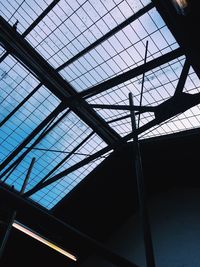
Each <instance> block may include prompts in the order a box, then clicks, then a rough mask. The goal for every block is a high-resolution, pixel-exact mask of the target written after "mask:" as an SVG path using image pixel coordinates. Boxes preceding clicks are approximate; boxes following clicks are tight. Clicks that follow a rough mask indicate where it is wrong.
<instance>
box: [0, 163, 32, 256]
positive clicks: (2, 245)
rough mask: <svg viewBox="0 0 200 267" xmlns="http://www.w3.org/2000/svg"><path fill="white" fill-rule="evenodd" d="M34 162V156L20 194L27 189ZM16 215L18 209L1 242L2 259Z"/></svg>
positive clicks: (12, 216) (11, 216) (10, 220)
mask: <svg viewBox="0 0 200 267" xmlns="http://www.w3.org/2000/svg"><path fill="white" fill-rule="evenodd" d="M34 163H35V158H32V160H31V164H30V166H29V168H28V171H27V174H26V177H25V179H24V182H23V185H22V188H21V190H20V195H23V193H24V191H25V189H26V185H27V183H28V180H29V178H30V174H31V170H32V168H33V165H34ZM16 215H17V211H16V210H14V211H13V212H12V213H11V215H10V218H9V222H8V224H7V227H6V230H5V235H4V237H3V240H2V242H1V246H0V259H2V256H3V252H4V250H5V247H6V244H7V242H8V238H9V236H10V233H11V230H12V225H13V223H14V220H15V218H16Z"/></svg>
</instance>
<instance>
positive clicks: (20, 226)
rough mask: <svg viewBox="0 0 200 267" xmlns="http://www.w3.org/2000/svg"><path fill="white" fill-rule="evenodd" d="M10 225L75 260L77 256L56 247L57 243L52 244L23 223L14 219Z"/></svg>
mask: <svg viewBox="0 0 200 267" xmlns="http://www.w3.org/2000/svg"><path fill="white" fill-rule="evenodd" d="M12 226H13V227H14V228H16V229H17V230H19V231H21V232H23V233H25V234H27V235H28V236H30V237H32V238H34V239H36V240H38V241H39V242H41V243H43V244H45V245H47V246H48V247H50V248H52V249H54V250H56V251H58V252H59V253H61V254H63V255H65V256H66V257H68V258H70V259H71V260H73V261H77V258H76V257H75V256H74V255H72V254H71V253H69V252H67V251H65V250H64V249H62V248H60V247H58V246H57V245H55V244H53V243H52V242H50V241H48V240H47V239H45V238H44V237H42V236H41V235H39V234H37V233H36V232H34V231H33V230H31V229H30V228H28V227H27V226H24V225H23V224H21V223H19V222H17V221H14V222H13V224H12Z"/></svg>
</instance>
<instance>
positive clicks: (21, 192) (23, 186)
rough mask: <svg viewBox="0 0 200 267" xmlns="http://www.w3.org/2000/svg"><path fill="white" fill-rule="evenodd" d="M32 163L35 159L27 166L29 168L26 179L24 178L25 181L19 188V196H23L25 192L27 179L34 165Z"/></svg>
mask: <svg viewBox="0 0 200 267" xmlns="http://www.w3.org/2000/svg"><path fill="white" fill-rule="evenodd" d="M34 163H35V158H32V160H31V164H30V166H29V168H28V171H27V174H26V177H25V179H24V182H23V185H22V188H21V190H20V195H23V194H24V191H25V189H26V186H27V184H28V180H29V178H30V174H31V171H32V169H33V165H34Z"/></svg>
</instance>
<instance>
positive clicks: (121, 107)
mask: <svg viewBox="0 0 200 267" xmlns="http://www.w3.org/2000/svg"><path fill="white" fill-rule="evenodd" d="M90 106H91V107H92V108H100V109H114V110H138V111H139V112H140V113H143V112H154V111H155V108H154V107H152V106H135V105H134V106H132V107H130V106H128V105H104V104H90Z"/></svg>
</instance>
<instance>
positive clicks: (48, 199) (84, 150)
mask: <svg viewBox="0 0 200 267" xmlns="http://www.w3.org/2000/svg"><path fill="white" fill-rule="evenodd" d="M147 8H148V9H147ZM0 10H1V11H2V12H1V16H2V17H3V18H4V19H5V20H6V21H7V22H8V23H9V24H10V25H11V26H14V29H15V30H16V31H17V32H18V33H20V34H22V40H23V41H25V42H28V43H29V44H30V45H31V46H32V47H33V49H35V50H36V51H37V52H38V53H39V55H41V56H42V58H43V59H45V60H46V62H47V63H49V64H50V65H51V66H52V67H53V68H54V69H55V74H56V75H57V74H58V75H60V77H59V78H63V79H64V80H63V82H66V84H65V85H66V87H65V88H66V90H67V87H69V85H71V86H72V88H71V89H72V90H71V91H72V92H73V89H74V95H75V94H76V93H77V100H78V105H79V103H80V108H81V107H83V108H88V110H87V111H89V112H88V114H89V115H90V111H92V110H90V108H91V109H92V107H91V105H92V104H107V105H129V101H128V94H129V92H132V93H133V96H134V104H135V105H139V103H140V96H141V83H142V75H139V76H134V78H132V79H130V80H127V81H125V82H121V83H120V81H119V82H118V84H117V85H116V86H112V87H111V86H110V87H109V89H107V90H105V91H103V90H104V88H103V89H102V92H98V93H94V94H93V96H90V97H89V96H86V97H82V99H79V97H81V96H82V95H83V94H84V93H86V92H87V90H88V89H90V91H92V90H93V89H94V87H95V86H97V85H98V86H99V85H101V84H102V83H103V82H105V81H109V80H110V79H111V78H114V77H117V76H118V75H119V74H123V73H126V72H127V71H130V70H134V69H135V68H137V67H138V66H142V65H143V64H144V55H145V46H146V42H147V41H148V53H147V62H150V61H153V60H154V59H158V58H160V57H162V56H163V55H166V54H167V53H169V52H172V51H175V50H176V49H177V48H179V46H178V44H177V42H176V40H175V38H174V37H173V35H172V34H171V32H170V30H169V29H168V27H167V25H166V24H165V23H164V21H163V19H162V18H161V16H160V15H159V13H158V11H157V10H156V8H155V7H154V6H153V4H152V2H151V1H150V0H73V1H71V0H60V1H59V0H58V1H55V0H41V1H36V0H30V1H26V0H7V1H0ZM138 12H141V13H140V15H138V16H137V14H138ZM136 16H137V18H136ZM130 19H131V22H129V23H127V24H126V22H127V21H130ZM124 23H125V24H124ZM121 25H123V26H121ZM0 43H1V40H0ZM2 45H3V42H2ZM5 53H7V52H6V50H5V49H4V48H3V47H1V46H0V88H1V95H0V103H1V105H0V161H1V165H0V168H1V166H2V165H3V166H4V165H5V166H4V168H3V169H2V170H1V172H0V177H1V179H2V180H3V181H5V183H6V184H7V185H10V186H11V185H13V186H14V187H15V189H16V190H18V191H20V189H21V186H22V184H23V181H24V178H25V176H26V173H27V170H28V167H29V165H30V162H31V160H32V159H33V158H35V159H36V161H35V164H34V166H33V169H32V172H31V176H30V180H29V183H28V185H27V188H26V192H27V191H29V190H31V189H33V188H35V186H37V184H38V183H39V182H41V181H42V182H44V181H51V180H50V179H51V178H53V177H54V176H56V175H58V174H59V173H61V172H63V171H65V170H68V168H71V167H72V166H74V165H75V166H76V164H78V163H80V162H81V161H82V160H85V159H87V158H88V157H90V156H91V155H93V154H95V153H97V152H99V151H101V150H102V149H104V148H106V147H108V149H107V151H106V152H105V153H106V154H105V153H104V152H102V155H100V154H98V155H97V157H96V158H95V159H93V160H92V161H91V162H90V163H88V164H87V165H84V166H81V167H80V168H77V169H76V170H74V171H70V172H69V174H68V175H65V176H63V177H62V178H60V179H58V180H57V181H55V182H54V183H52V184H50V185H48V186H46V187H44V188H42V189H40V190H39V191H37V192H36V193H33V194H32V195H31V196H30V198H31V199H32V200H34V201H36V202H37V203H39V204H40V205H42V206H44V207H46V208H47V209H51V208H52V207H53V206H54V205H56V204H57V203H58V202H59V201H60V200H61V199H62V198H63V197H64V196H66V194H68V193H69V192H70V191H71V190H72V189H73V188H74V187H75V186H76V185H78V184H79V183H80V182H81V181H82V180H83V179H84V178H85V177H86V176H87V175H88V174H89V173H90V172H91V171H92V170H93V169H94V168H95V167H96V166H97V165H98V164H100V163H101V162H102V161H103V160H104V159H105V158H106V157H107V156H108V155H109V153H110V152H111V151H112V148H113V147H112V146H108V145H109V144H110V143H112V144H115V142H116V141H120V139H121V138H123V137H125V136H126V135H127V134H129V133H130V132H131V122H130V117H129V114H130V112H129V111H127V110H125V111H123V110H111V109H100V108H94V111H95V112H96V113H97V114H95V113H94V114H95V115H97V118H98V119H99V120H97V125H96V127H95V126H94V124H95V123H91V122H93V121H91V118H90V116H89V119H88V118H85V117H84V116H85V113H82V114H81V109H76V108H74V106H73V104H74V102H73V101H72V102H70V101H71V99H70V100H69V99H61V98H60V99H58V97H56V96H55V95H54V94H53V93H52V87H51V88H49V87H48V84H45V85H44V84H42V83H40V82H39V80H38V79H39V78H40V77H38V79H37V78H36V77H37V76H36V75H35V76H34V75H33V70H28V69H27V68H26V67H25V62H24V64H23V63H22V62H19V61H18V60H17V57H15V56H14V55H11V54H9V51H8V53H7V56H5ZM14 54H15V53H14ZM22 61H23V60H22ZM184 63H185V56H184V55H182V56H180V55H179V56H177V57H176V58H175V57H174V59H173V60H171V61H169V62H167V63H165V64H160V65H159V66H157V67H155V68H153V69H151V70H149V71H147V72H146V73H145V79H144V92H143V97H142V106H153V107H155V106H158V105H160V104H161V103H163V102H165V101H166V100H168V99H170V98H171V97H172V96H173V95H174V93H175V90H176V87H177V84H178V81H179V78H180V75H181V72H182V69H183V66H184ZM30 71H32V72H30ZM56 77H57V76H56ZM199 88H200V81H199V78H198V77H197V75H196V73H195V72H194V70H193V69H192V67H191V68H190V70H189V74H188V76H187V80H186V83H185V86H184V88H183V92H185V93H189V94H198V93H200V91H199V90H200V89H199ZM50 90H51V91H50ZM55 90H57V88H55ZM56 95H57V94H56ZM58 95H59V94H58ZM69 95H71V94H70V93H69ZM72 96H73V94H72ZM79 100H81V101H79ZM68 101H69V102H68ZM84 101H85V102H84ZM67 103H70V104H72V106H71V109H70V105H69V106H67ZM61 104H62V105H65V106H63V108H61V107H62V106H61ZM88 104H89V106H88ZM76 105H77V104H76ZM59 108H60V109H59ZM72 110H73V111H72ZM83 110H84V109H83ZM54 112H56V113H55V114H54ZM52 114H54V115H52ZM91 114H93V113H92V112H91ZM136 119H138V116H136ZM154 119H155V115H154V113H153V112H145V113H142V114H141V116H140V126H143V125H146V124H147V123H148V122H151V121H152V120H154ZM43 122H45V123H44V125H43ZM199 122H200V107H199V105H196V106H194V107H192V108H190V109H188V110H187V111H185V112H184V113H182V114H178V115H176V116H174V117H172V118H170V119H168V120H167V121H165V122H163V123H161V124H160V125H156V126H154V127H152V128H150V129H149V130H147V131H145V132H143V133H142V134H140V136H139V138H149V137H152V136H160V135H164V134H168V133H174V132H177V131H182V130H186V129H192V128H196V127H199ZM106 123H107V124H106ZM105 125H106V126H107V128H106V132H109V134H110V136H112V137H111V140H110V139H109V141H107V140H108V138H107V137H106V138H105V136H104V134H102V133H101V132H100V131H97V130H99V129H100V130H101V129H103V127H104V126H105ZM37 129H39V130H38V131H37ZM34 132H35V134H33V133H34ZM32 134H33V136H32V137H31V138H30V140H29V141H28V142H27V143H26V144H25V145H24V146H23V147H21V149H19V151H18V153H16V155H15V151H16V149H17V148H18V147H20V146H21V144H23V143H24V142H25V141H26V140H27V138H29V136H30V135H32ZM41 136H42V137H41ZM113 136H114V137H113ZM37 140H38V141H37ZM99 155H100V156H99ZM20 157H22V158H21V160H20ZM7 159H10V160H9V162H7V161H8V160H7ZM18 160H19V161H18ZM11 167H12V168H11Z"/></svg>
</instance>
